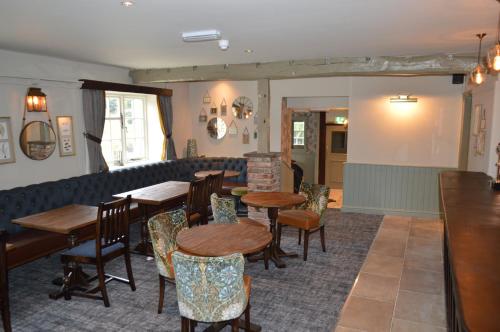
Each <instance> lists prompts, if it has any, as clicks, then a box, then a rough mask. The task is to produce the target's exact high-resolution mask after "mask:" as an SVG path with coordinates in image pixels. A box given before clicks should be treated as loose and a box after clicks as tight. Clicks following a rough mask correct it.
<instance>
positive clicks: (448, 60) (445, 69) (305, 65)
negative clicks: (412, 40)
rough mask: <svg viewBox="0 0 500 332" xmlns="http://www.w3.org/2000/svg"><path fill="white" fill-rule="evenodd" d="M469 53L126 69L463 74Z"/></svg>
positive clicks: (138, 79) (290, 74) (202, 74)
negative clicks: (466, 54)
mask: <svg viewBox="0 0 500 332" xmlns="http://www.w3.org/2000/svg"><path fill="white" fill-rule="evenodd" d="M475 61H476V60H475V58H474V57H473V56H458V55H432V56H404V57H394V56H391V57H355V58H326V59H318V60H297V61H277V62H266V63H248V64H234V65H208V66H193V67H178V68H160V69H136V70H131V71H130V76H131V77H132V79H133V81H134V83H136V84H137V83H153V82H192V81H217V80H260V79H287V78H299V77H325V76H380V75H390V76H392V75H448V74H464V73H468V72H469V71H471V70H472V69H473V67H474V65H475V64H476V62H475Z"/></svg>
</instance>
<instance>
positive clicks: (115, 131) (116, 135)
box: [106, 119, 122, 140]
mask: <svg viewBox="0 0 500 332" xmlns="http://www.w3.org/2000/svg"><path fill="white" fill-rule="evenodd" d="M106 122H108V123H109V124H110V127H111V135H110V138H111V139H118V140H119V139H122V126H121V124H120V120H119V119H117V120H107V121H106Z"/></svg>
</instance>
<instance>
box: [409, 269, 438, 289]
mask: <svg viewBox="0 0 500 332" xmlns="http://www.w3.org/2000/svg"><path fill="white" fill-rule="evenodd" d="M401 289H402V290H408V291H413V292H420V293H429V294H444V274H443V273H439V272H432V271H427V270H413V269H407V268H405V269H404V270H403V276H402V277H401Z"/></svg>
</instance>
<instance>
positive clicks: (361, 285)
mask: <svg viewBox="0 0 500 332" xmlns="http://www.w3.org/2000/svg"><path fill="white" fill-rule="evenodd" d="M398 288H399V278H397V277H382V276H377V275H374V274H368V273H360V274H359V275H358V279H357V280H356V283H355V284H354V287H353V290H352V295H353V296H360V297H366V298H369V299H373V300H379V301H385V302H395V301H396V295H397V293H398Z"/></svg>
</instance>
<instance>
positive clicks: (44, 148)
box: [19, 121, 56, 160]
mask: <svg viewBox="0 0 500 332" xmlns="http://www.w3.org/2000/svg"><path fill="white" fill-rule="evenodd" d="M19 144H21V150H22V151H23V152H24V154H25V155H26V157H28V158H30V159H33V160H44V159H47V158H48V157H50V155H51V154H52V153H53V152H54V150H55V149H56V134H55V133H54V129H52V127H51V126H50V125H49V124H48V123H46V122H42V121H33V122H30V123H28V124H27V125H26V126H24V128H23V130H22V131H21V135H20V136H19Z"/></svg>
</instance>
